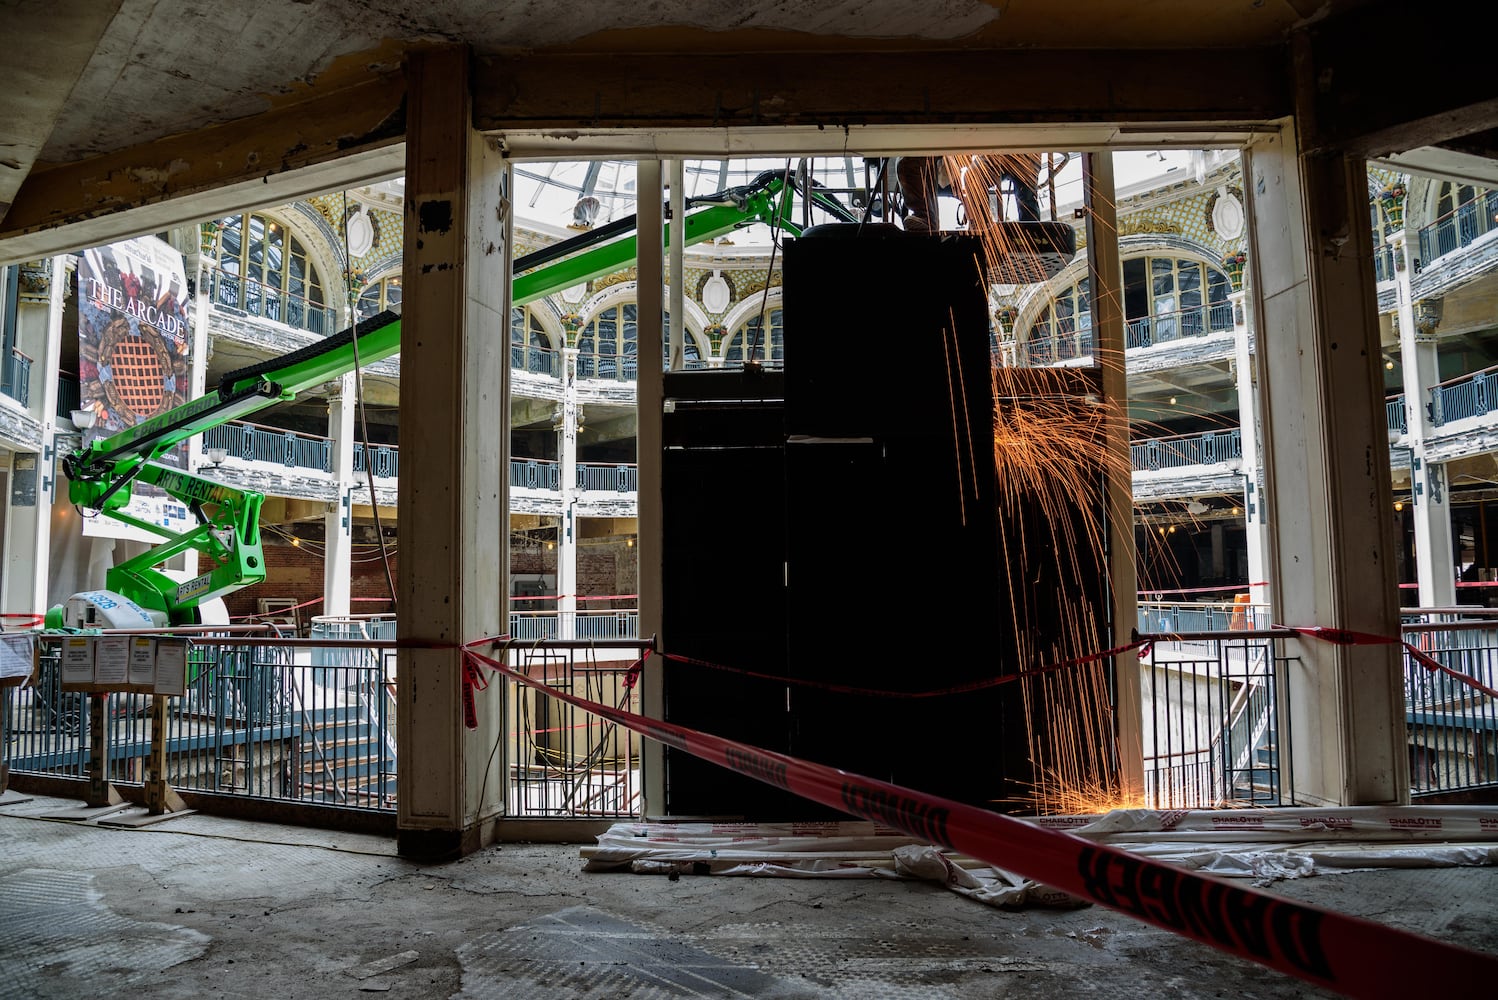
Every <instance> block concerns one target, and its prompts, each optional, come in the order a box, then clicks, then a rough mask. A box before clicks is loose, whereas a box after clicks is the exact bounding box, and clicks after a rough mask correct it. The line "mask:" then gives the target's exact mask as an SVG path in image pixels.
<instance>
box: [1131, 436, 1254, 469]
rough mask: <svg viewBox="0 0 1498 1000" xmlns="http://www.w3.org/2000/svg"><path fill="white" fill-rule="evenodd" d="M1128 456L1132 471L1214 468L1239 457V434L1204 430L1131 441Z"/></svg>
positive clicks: (1241, 441) (1240, 441)
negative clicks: (1208, 466)
mask: <svg viewBox="0 0 1498 1000" xmlns="http://www.w3.org/2000/svg"><path fill="white" fill-rule="evenodd" d="M1129 457H1130V459H1131V461H1132V463H1133V467H1134V471H1135V472H1154V471H1156V470H1159V469H1180V468H1184V467H1186V466H1190V465H1215V464H1217V463H1219V462H1226V461H1229V460H1230V459H1234V458H1239V459H1241V458H1242V457H1243V432H1242V431H1241V430H1238V429H1237V428H1234V429H1233V430H1230V431H1207V432H1206V433H1204V434H1182V435H1179V436H1176V437H1163V438H1147V439H1145V440H1142V441H1131V442H1130V443H1129Z"/></svg>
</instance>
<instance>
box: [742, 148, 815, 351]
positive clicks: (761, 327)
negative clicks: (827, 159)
mask: <svg viewBox="0 0 1498 1000" xmlns="http://www.w3.org/2000/svg"><path fill="white" fill-rule="evenodd" d="M785 189H786V190H787V191H789V190H793V188H792V185H791V161H790V159H789V158H787V159H786V161H785ZM808 190H810V185H809V184H808ZM779 249H780V207H779V206H776V208H775V212H774V214H773V215H771V216H770V266H769V267H767V268H766V269H765V294H764V297H763V298H761V299H760V300H759V322H758V323H757V324H756V325H755V329H754V336H753V338H751V339H750V341H749V345H748V349H747V350H745V351H744V367H745V368H747V369H754V368H758V367H760V362H759V361H758V360H756V359H755V357H754V354H755V352H756V351H757V350H759V341H760V337H761V336H763V335H764V332H765V310H766V309H768V308H769V305H770V279H771V278H772V277H774V275H775V252H776V251H777V250H779Z"/></svg>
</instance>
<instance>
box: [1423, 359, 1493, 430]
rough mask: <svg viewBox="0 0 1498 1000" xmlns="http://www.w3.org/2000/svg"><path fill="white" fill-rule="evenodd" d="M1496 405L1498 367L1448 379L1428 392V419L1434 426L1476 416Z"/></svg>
mask: <svg viewBox="0 0 1498 1000" xmlns="http://www.w3.org/2000/svg"><path fill="white" fill-rule="evenodd" d="M1495 406H1498V365H1494V366H1492V367H1489V368H1484V369H1483V370H1482V371H1479V372H1473V373H1471V374H1470V375H1463V376H1461V377H1460V378H1454V379H1449V380H1447V381H1445V382H1442V383H1441V384H1440V385H1437V386H1434V387H1432V388H1431V390H1430V420H1431V423H1432V424H1434V425H1435V426H1437V427H1440V426H1442V425H1444V424H1447V423H1450V422H1451V421H1453V420H1461V419H1462V418H1464V417H1480V416H1483V415H1485V414H1488V413H1491V412H1493V409H1494V408H1495Z"/></svg>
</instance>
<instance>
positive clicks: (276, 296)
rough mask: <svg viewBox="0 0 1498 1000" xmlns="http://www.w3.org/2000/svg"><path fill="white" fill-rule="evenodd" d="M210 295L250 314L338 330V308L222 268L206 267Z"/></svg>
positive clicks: (320, 330) (300, 326)
mask: <svg viewBox="0 0 1498 1000" xmlns="http://www.w3.org/2000/svg"><path fill="white" fill-rule="evenodd" d="M203 271H204V274H205V275H206V277H207V279H208V296H209V299H210V300H211V301H212V302H213V304H214V305H215V306H221V307H228V308H230V309H237V310H239V311H240V312H243V313H244V314H245V315H247V316H258V317H260V318H261V319H268V320H272V321H274V322H277V323H285V324H286V325H287V326H294V327H297V328H298V329H301V330H308V331H310V332H312V333H318V334H324V335H326V334H329V333H336V332H337V330H338V310H336V309H334V308H333V307H331V306H328V305H324V304H323V303H321V302H315V301H313V300H311V299H308V298H307V297H306V296H303V295H293V294H292V293H290V292H288V291H285V290H283V289H280V288H277V287H275V286H274V285H268V284H266V283H265V282H263V281H259V280H258V279H255V278H251V277H247V276H245V275H241V274H230V273H229V272H228V271H225V270H223V269H222V268H218V267H205V268H204V269H203Z"/></svg>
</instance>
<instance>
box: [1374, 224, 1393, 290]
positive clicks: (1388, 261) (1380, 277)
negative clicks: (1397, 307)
mask: <svg viewBox="0 0 1498 1000" xmlns="http://www.w3.org/2000/svg"><path fill="white" fill-rule="evenodd" d="M1374 232H1375V233H1376V232H1378V229H1377V227H1375V228H1374ZM1397 274H1398V272H1397V271H1396V270H1395V261H1394V248H1393V247H1392V246H1390V245H1389V244H1387V243H1380V244H1379V245H1378V246H1376V247H1374V248H1373V280H1374V281H1377V282H1385V281H1393V280H1394V278H1395V277H1396V276H1397Z"/></svg>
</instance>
